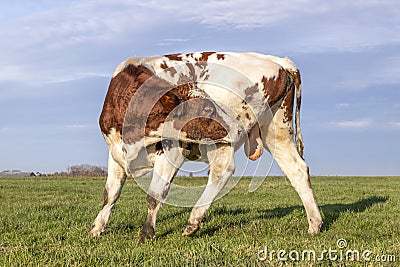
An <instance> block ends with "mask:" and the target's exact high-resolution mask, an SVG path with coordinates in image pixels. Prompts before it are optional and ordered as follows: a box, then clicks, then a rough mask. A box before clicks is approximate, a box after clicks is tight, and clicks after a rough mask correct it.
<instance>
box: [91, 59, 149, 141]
mask: <svg viewBox="0 0 400 267" xmlns="http://www.w3.org/2000/svg"><path fill="white" fill-rule="evenodd" d="M152 76H153V73H152V72H151V71H150V70H148V69H147V68H146V67H144V66H142V65H139V66H134V65H128V66H126V68H125V69H124V70H122V71H121V72H120V73H118V74H117V75H116V76H115V77H114V78H112V80H111V82H110V85H109V87H108V91H107V95H106V98H105V101H104V105H103V110H102V112H101V115H100V120H99V123H100V128H101V131H102V132H103V133H104V134H109V133H110V130H111V128H115V130H116V131H117V132H119V133H122V126H123V122H124V117H125V113H126V110H127V108H128V105H129V103H130V101H131V99H132V96H133V95H134V94H135V92H136V91H137V89H138V88H139V87H140V86H142V84H143V83H144V82H145V81H146V80H148V79H149V78H150V77H152Z"/></svg>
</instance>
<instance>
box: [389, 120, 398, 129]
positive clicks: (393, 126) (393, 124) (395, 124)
mask: <svg viewBox="0 0 400 267" xmlns="http://www.w3.org/2000/svg"><path fill="white" fill-rule="evenodd" d="M388 125H389V126H390V127H391V128H397V129H400V121H391V122H388Z"/></svg>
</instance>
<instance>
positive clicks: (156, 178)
mask: <svg viewBox="0 0 400 267" xmlns="http://www.w3.org/2000/svg"><path fill="white" fill-rule="evenodd" d="M183 161H184V158H183V156H182V154H181V151H180V148H179V147H178V146H174V147H172V148H169V149H168V150H166V151H164V153H162V154H160V155H157V156H156V159H155V163H154V170H153V178H152V180H151V183H150V186H149V189H148V193H147V197H146V200H147V207H148V213H147V219H146V222H145V223H144V225H143V228H142V232H141V233H140V236H139V239H138V242H139V243H143V242H144V241H145V240H146V239H151V238H154V236H155V231H156V219H157V213H158V211H159V209H160V208H161V205H162V204H163V203H164V202H165V200H166V198H167V195H168V192H169V188H170V186H171V182H172V180H173V178H174V177H175V174H176V172H177V171H178V169H179V168H180V166H181V165H182V163H183Z"/></svg>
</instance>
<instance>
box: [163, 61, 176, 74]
mask: <svg viewBox="0 0 400 267" xmlns="http://www.w3.org/2000/svg"><path fill="white" fill-rule="evenodd" d="M160 67H161V68H162V69H163V70H165V71H166V72H169V73H170V74H171V76H172V77H174V76H175V74H176V73H177V71H176V69H175V68H174V67H168V64H167V62H165V61H164V62H163V63H161V64H160Z"/></svg>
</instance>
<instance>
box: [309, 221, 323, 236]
mask: <svg viewBox="0 0 400 267" xmlns="http://www.w3.org/2000/svg"><path fill="white" fill-rule="evenodd" d="M322 224H323V222H322V221H319V222H314V223H312V224H311V223H310V226H309V228H308V233H309V234H310V235H316V234H318V233H319V232H320V231H321V227H322Z"/></svg>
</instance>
